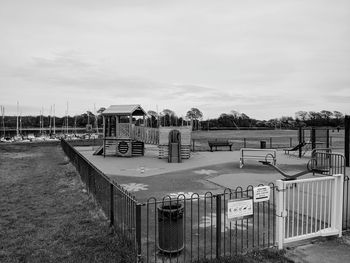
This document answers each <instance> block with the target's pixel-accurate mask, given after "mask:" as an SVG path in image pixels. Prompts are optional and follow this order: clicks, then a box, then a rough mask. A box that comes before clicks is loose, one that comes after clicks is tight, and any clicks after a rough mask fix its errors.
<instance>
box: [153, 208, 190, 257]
mask: <svg viewBox="0 0 350 263" xmlns="http://www.w3.org/2000/svg"><path fill="white" fill-rule="evenodd" d="M183 212H184V206H183V204H182V203H174V204H161V205H160V206H159V207H158V248H159V250H160V251H162V252H164V253H178V252H180V251H181V250H183V248H184V233H183V230H184V228H183V226H184V221H183Z"/></svg>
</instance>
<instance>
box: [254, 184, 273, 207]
mask: <svg viewBox="0 0 350 263" xmlns="http://www.w3.org/2000/svg"><path fill="white" fill-rule="evenodd" d="M253 193H254V196H253V198H254V203H258V202H264V201H269V200H270V186H268V185H264V186H257V187H254V188H253Z"/></svg>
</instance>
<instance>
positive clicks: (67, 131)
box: [66, 101, 69, 135]
mask: <svg viewBox="0 0 350 263" xmlns="http://www.w3.org/2000/svg"><path fill="white" fill-rule="evenodd" d="M66 116H67V119H66V133H67V135H68V134H69V130H68V101H67V111H66Z"/></svg>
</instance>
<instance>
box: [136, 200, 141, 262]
mask: <svg viewBox="0 0 350 263" xmlns="http://www.w3.org/2000/svg"><path fill="white" fill-rule="evenodd" d="M141 206H142V205H141V204H137V205H136V247H137V262H140V260H141Z"/></svg>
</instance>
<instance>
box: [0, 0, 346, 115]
mask: <svg viewBox="0 0 350 263" xmlns="http://www.w3.org/2000/svg"><path fill="white" fill-rule="evenodd" d="M0 89H1V95H0V105H3V106H5V111H6V112H5V113H6V114H16V103H17V101H18V102H19V105H20V111H21V112H22V115H29V114H39V113H40V110H41V109H42V108H44V114H49V111H50V106H51V105H53V104H55V107H56V115H63V114H65V111H66V105H67V102H68V105H69V106H68V107H69V108H68V109H69V114H70V115H74V114H78V113H79V114H80V113H83V112H85V111H87V110H90V111H93V110H94V105H96V108H99V107H108V106H109V105H111V104H141V106H142V107H143V108H144V109H145V110H156V109H157V108H158V111H161V110H163V109H165V108H168V109H171V110H173V111H175V112H176V113H177V115H178V116H182V115H185V114H186V112H187V110H189V109H190V108H191V107H197V108H199V109H200V110H201V111H202V112H203V114H204V118H205V119H206V118H211V117H218V116H219V115H220V114H221V113H224V112H225V113H229V112H230V111H231V110H237V111H240V112H244V113H245V114H247V115H248V116H250V117H252V118H257V119H270V118H276V117H281V116H293V117H294V113H295V112H296V111H299V110H306V111H309V110H314V111H321V110H331V111H333V110H338V111H341V112H343V113H344V114H345V113H346V114H350V1H349V0H337V1H333V0H300V1H298V0H288V1H287V0H285V1H284V0H264V1H261V0H228V1H226V0H219V1H217V0H198V1H193V0H176V1H174V0H173V1H167V0H125V1H119V0H95V1H89V0H55V1H54V0H42V1H40V0H30V1H29V0H21V1H20V0H0Z"/></svg>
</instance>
